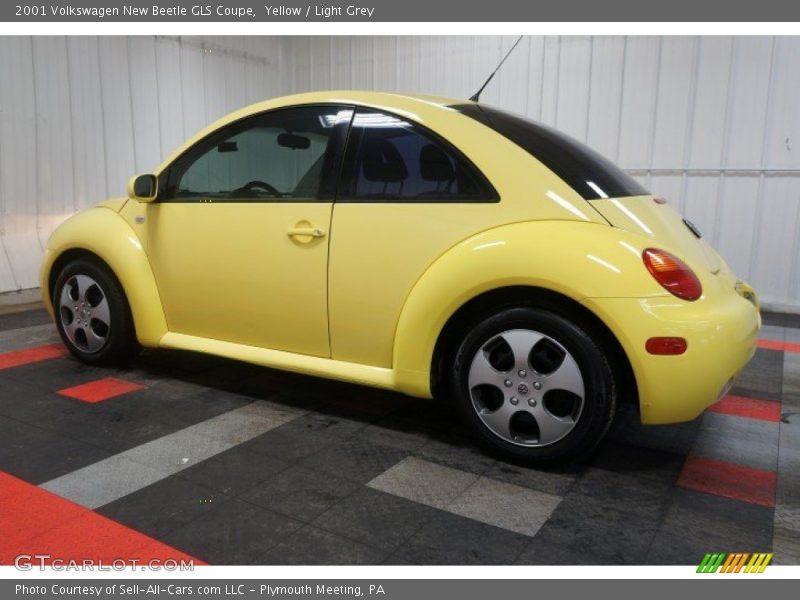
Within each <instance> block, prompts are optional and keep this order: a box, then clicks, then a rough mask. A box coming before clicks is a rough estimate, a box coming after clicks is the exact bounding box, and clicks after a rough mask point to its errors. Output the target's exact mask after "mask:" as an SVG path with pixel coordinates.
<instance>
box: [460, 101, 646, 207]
mask: <svg viewBox="0 0 800 600" xmlns="http://www.w3.org/2000/svg"><path fill="white" fill-rule="evenodd" d="M451 108H454V109H456V110H458V111H459V112H461V113H462V114H464V115H467V116H468V117H472V118H473V119H475V120H476V121H479V122H481V123H483V124H484V125H486V126H487V127H490V128H492V129H494V130H495V131H496V132H497V133H499V134H500V135H502V136H504V137H506V138H508V139H509V140H511V141H512V142H514V143H515V144H516V145H517V146H519V147H521V148H522V149H523V150H525V151H527V152H528V153H530V154H531V155H533V156H534V157H536V158H537V159H538V160H539V161H541V162H542V163H543V164H544V165H545V166H546V167H547V168H548V169H550V170H551V171H553V172H554V173H555V174H556V175H558V176H559V177H560V178H561V179H563V180H564V182H565V183H567V185H569V186H570V187H571V188H572V189H574V190H575V191H576V192H578V193H579V194H580V195H581V196H582V197H583V198H584V199H586V200H597V199H598V198H624V197H626V196H642V195H646V194H648V193H649V192H648V191H647V190H646V189H645V188H644V187H642V186H641V185H640V184H639V182H637V181H636V180H635V179H634V178H633V177H631V176H630V175H628V174H627V173H625V172H624V171H622V169H620V168H619V167H617V166H616V165H615V164H614V163H612V162H611V161H610V160H608V159H607V158H605V157H604V156H601V155H600V154H598V153H597V152H595V151H594V150H592V149H591V148H588V147H587V146H585V145H583V144H581V143H580V142H578V141H577V140H575V139H573V138H571V137H569V136H567V135H564V134H563V133H561V132H559V131H556V130H555V129H553V128H551V127H547V126H545V125H542V124H540V123H535V122H534V121H530V120H528V119H526V118H524V117H520V116H518V115H514V114H512V113H508V112H505V111H503V110H499V109H497V108H493V107H491V106H486V105H483V104H459V105H456V106H453V107H451Z"/></svg>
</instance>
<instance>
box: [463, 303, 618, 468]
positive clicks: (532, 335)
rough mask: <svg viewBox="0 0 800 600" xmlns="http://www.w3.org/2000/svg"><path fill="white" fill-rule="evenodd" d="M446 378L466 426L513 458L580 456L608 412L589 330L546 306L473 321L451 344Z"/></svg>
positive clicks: (601, 363)
mask: <svg viewBox="0 0 800 600" xmlns="http://www.w3.org/2000/svg"><path fill="white" fill-rule="evenodd" d="M451 377H452V379H451V386H452V387H451V389H452V390H453V391H454V394H453V395H454V399H455V403H456V405H457V410H458V412H459V413H460V415H461V417H462V419H463V420H464V421H465V423H466V424H467V426H468V427H469V428H470V429H471V431H472V432H473V433H474V434H475V436H476V437H477V438H478V440H479V441H480V442H481V443H482V444H483V445H484V446H486V447H487V449H488V450H490V451H492V452H494V453H495V454H499V455H501V456H502V457H503V458H506V459H510V460H512V461H516V462H522V463H525V464H529V465H537V466H546V465H549V464H552V463H556V462H562V461H566V460H580V459H582V458H585V457H586V456H587V455H588V454H589V453H590V452H591V451H592V450H593V449H594V448H595V446H597V444H598V443H599V442H600V440H602V438H603V436H604V435H605V434H606V432H607V431H608V429H609V427H610V426H611V422H612V420H613V418H614V413H615V408H616V389H615V384H614V375H613V371H612V369H611V365H610V364H609V361H608V358H607V356H606V353H605V352H604V350H603V347H602V346H601V345H600V344H599V343H598V341H597V338H596V337H594V336H593V335H592V334H591V332H590V330H589V329H588V328H586V327H584V326H581V325H580V324H579V323H578V322H576V321H573V320H570V319H567V318H565V317H564V316H562V315H560V314H557V313H555V312H552V311H550V310H546V309H540V308H533V307H518V308H508V309H504V310H501V311H499V312H497V313H495V314H494V315H492V316H490V317H489V318H487V319H486V320H484V321H481V322H479V323H476V324H475V325H474V326H473V327H472V329H471V330H470V331H468V333H467V334H466V335H465V337H464V338H463V340H462V342H461V344H460V345H459V347H458V349H457V350H456V353H455V358H454V361H453V369H452V371H451Z"/></svg>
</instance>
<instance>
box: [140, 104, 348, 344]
mask: <svg viewBox="0 0 800 600" xmlns="http://www.w3.org/2000/svg"><path fill="white" fill-rule="evenodd" d="M351 117H352V109H350V108H348V107H346V106H330V105H324V106H302V107H295V108H287V109H281V110H276V111H270V112H267V113H263V114H259V115H256V116H253V117H249V118H246V119H243V120H240V121H237V122H235V123H233V124H231V125H228V126H226V127H224V128H223V129H221V130H218V131H217V132H215V133H213V134H211V135H210V136H208V137H207V138H205V139H204V140H202V141H201V142H199V143H198V144H196V145H195V146H194V147H192V148H190V149H189V150H188V151H187V152H185V153H184V154H183V155H182V156H181V157H179V158H178V159H177V160H176V161H175V162H174V163H173V164H172V165H171V166H170V167H169V169H168V170H167V171H166V172H164V173H162V175H161V177H160V182H159V187H160V191H159V198H158V200H157V202H154V203H152V204H150V205H148V206H147V208H146V211H147V214H146V217H145V218H146V230H147V235H146V236H145V239H144V243H146V245H147V253H148V256H149V257H150V260H151V264H152V267H153V270H154V273H155V277H156V281H157V284H158V289H159V293H160V295H161V300H162V303H163V306H164V310H165V312H166V318H167V323H168V326H169V329H170V331H173V332H177V333H182V334H187V335H192V336H199V337H203V338H211V339H215V340H222V341H228V342H234V343H238V344H246V345H250V346H258V347H262V348H270V349H277V350H284V351H289V352H295V353H302V354H308V355H315V356H323V357H327V356H330V345H329V339H328V310H327V268H328V235H329V232H330V225H331V222H330V221H331V209H332V201H333V197H334V194H335V186H336V177H337V175H338V171H339V164H340V159H341V155H342V152H343V147H344V139H345V137H346V133H347V128H348V127H349V123H350V120H351Z"/></svg>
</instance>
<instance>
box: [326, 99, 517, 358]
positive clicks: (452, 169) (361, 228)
mask: <svg viewBox="0 0 800 600" xmlns="http://www.w3.org/2000/svg"><path fill="white" fill-rule="evenodd" d="M342 171H343V175H342V181H341V183H340V186H339V195H338V196H337V200H336V204H335V206H334V211H333V227H332V237H331V250H330V270H329V290H330V291H329V307H330V332H331V352H332V356H333V358H335V359H337V360H343V361H348V362H357V363H363V364H368V365H374V366H380V367H391V365H392V345H393V341H394V334H395V328H396V326H397V321H398V318H399V316H400V312H401V310H402V307H403V303H404V302H405V300H406V299H407V298H408V295H409V293H410V292H411V290H412V288H413V286H414V283H415V282H416V281H417V280H418V279H419V278H420V276H421V275H422V274H423V273H424V272H425V270H426V269H427V267H428V266H429V265H430V264H431V263H432V262H433V261H435V260H436V259H437V258H438V257H440V256H441V255H442V254H443V253H444V252H446V251H447V250H448V249H450V248H452V247H453V246H454V245H455V244H457V243H458V242H460V241H461V240H463V239H465V238H467V237H469V236H470V235H472V234H474V233H476V232H478V231H482V230H484V229H488V228H490V227H492V225H493V224H494V223H499V222H501V221H502V220H503V219H506V218H508V217H507V215H506V216H504V214H503V212H502V211H499V210H498V204H497V203H498V201H499V197H498V195H497V192H496V191H495V190H494V188H493V187H492V185H491V184H490V183H489V182H488V181H487V179H486V178H485V177H484V176H483V175H482V174H481V173H480V171H478V169H477V168H476V167H475V166H474V165H473V164H472V163H471V162H470V161H469V159H468V158H467V157H466V156H464V155H463V154H462V153H461V152H460V151H459V150H458V149H456V148H455V147H454V146H453V145H452V144H450V143H449V142H447V141H446V140H444V139H442V138H441V137H440V136H438V135H436V134H435V133H433V132H432V131H430V130H427V129H425V128H424V127H422V126H421V125H420V124H418V123H413V122H411V121H409V120H407V119H406V118H403V117H399V116H395V115H392V114H389V113H385V112H380V111H375V110H367V109H362V108H358V109H357V112H356V114H355V116H354V118H353V121H352V126H351V129H350V135H349V137H348V142H347V151H346V154H345V159H344V162H343V168H342Z"/></svg>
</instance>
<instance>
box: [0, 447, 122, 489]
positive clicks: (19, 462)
mask: <svg viewBox="0 0 800 600" xmlns="http://www.w3.org/2000/svg"><path fill="white" fill-rule="evenodd" d="M111 454H112V453H111V451H110V450H105V449H103V448H99V447H97V446H93V445H91V444H86V443H84V442H80V441H78V440H70V439H66V438H63V437H56V438H52V439H49V440H48V441H44V440H40V442H39V443H37V444H36V445H35V447H33V448H30V449H28V450H26V451H24V452H20V453H17V454H16V455H14V457H13V459H10V460H9V459H6V460H0V469H2V470H3V471H6V472H8V473H11V474H12V475H14V476H16V477H19V478H20V479H24V480H25V481H27V482H28V483H32V484H34V485H38V484H40V483H43V482H45V481H50V480H51V479H55V478H56V477H61V476H62V475H65V474H67V473H71V472H72V471H76V470H78V469H82V468H83V467H86V466H87V465H91V464H93V463H96V462H98V461H101V460H103V459H106V458H108V457H109V456H110V455H111Z"/></svg>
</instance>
